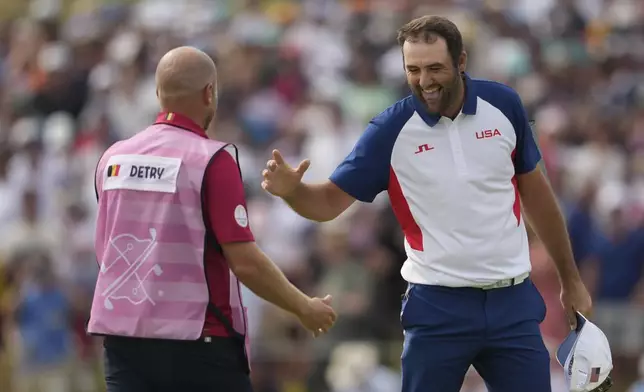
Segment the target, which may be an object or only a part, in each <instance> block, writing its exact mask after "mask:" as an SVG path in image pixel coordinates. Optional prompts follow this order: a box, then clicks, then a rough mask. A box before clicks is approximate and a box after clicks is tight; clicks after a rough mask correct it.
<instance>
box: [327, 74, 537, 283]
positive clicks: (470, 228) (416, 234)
mask: <svg viewBox="0 0 644 392" xmlns="http://www.w3.org/2000/svg"><path fill="white" fill-rule="evenodd" d="M465 83H466V97H465V102H464V105H463V109H462V110H461V113H460V114H459V115H458V116H457V117H456V118H455V119H454V120H453V121H452V120H451V119H449V118H447V117H440V116H438V115H433V114H431V113H429V112H428V111H427V109H426V106H425V105H424V104H423V103H422V102H421V101H419V100H418V99H417V98H416V97H414V96H413V95H412V96H409V97H407V98H405V99H403V100H401V101H398V102H397V103H395V104H394V105H392V106H391V107H389V108H388V109H386V110H385V111H384V112H382V113H381V114H379V115H378V116H376V117H375V118H373V120H372V121H371V122H370V123H369V125H368V127H367V129H366V130H365V132H364V133H363V135H362V136H361V138H360V140H359V141H358V142H357V143H356V145H355V147H354V149H353V151H352V152H351V153H350V154H349V155H348V156H347V157H346V159H345V160H344V161H343V162H342V163H341V164H340V165H339V166H338V168H337V169H336V170H335V172H334V173H333V174H332V175H331V178H330V179H331V181H332V182H333V183H335V184H336V185H337V186H339V187H340V188H341V189H342V190H344V191H345V192H347V193H348V194H350V195H351V196H353V197H355V198H356V199H358V200H360V201H363V202H371V201H373V199H374V198H375V197H376V196H377V195H378V194H379V193H380V192H382V191H387V192H388V194H389V199H390V201H391V205H392V208H393V211H394V213H395V214H396V217H397V219H398V222H399V223H400V226H401V227H402V230H403V232H404V234H405V250H406V252H407V261H406V262H405V264H404V265H403V267H402V271H401V273H402V276H403V278H405V280H407V281H409V282H412V283H420V284H430V285H441V286H449V287H467V286H478V285H484V284H490V283H494V282H497V281H499V280H501V279H507V278H514V277H516V276H519V275H521V274H523V273H526V272H529V271H530V259H529V249H528V238H527V233H526V229H525V225H524V222H523V219H522V218H521V208H520V200H519V193H518V190H517V182H516V176H517V175H521V174H524V173H528V172H531V171H532V170H534V169H535V168H536V166H537V163H538V162H539V161H540V160H541V155H540V153H539V150H538V148H537V145H536V143H535V141H534V138H533V135H532V131H531V129H530V125H529V124H528V120H527V116H526V113H525V109H524V108H523V104H522V103H521V99H520V98H519V96H518V94H517V93H516V92H515V91H514V90H512V89H511V88H510V87H507V86H505V85H503V84H500V83H496V82H491V81H484V80H475V79H471V78H469V76H467V75H466V76H465Z"/></svg>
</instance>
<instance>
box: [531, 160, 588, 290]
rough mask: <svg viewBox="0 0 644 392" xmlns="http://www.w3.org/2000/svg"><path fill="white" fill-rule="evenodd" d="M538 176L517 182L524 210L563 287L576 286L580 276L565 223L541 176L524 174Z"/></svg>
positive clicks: (545, 181)
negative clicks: (553, 264)
mask: <svg viewBox="0 0 644 392" xmlns="http://www.w3.org/2000/svg"><path fill="white" fill-rule="evenodd" d="M537 170H538V169H537ZM537 175H538V176H541V177H540V178H537V179H535V178H533V179H531V180H530V181H529V182H527V181H523V182H521V179H520V180H519V181H520V188H519V189H520V190H521V199H522V201H523V205H524V210H525V212H526V215H527V216H528V218H529V223H530V224H531V226H532V229H533V230H534V232H535V233H536V234H537V236H538V237H539V239H540V240H541V242H543V244H544V246H545V247H546V250H547V251H548V253H549V254H550V257H552V259H553V261H554V263H555V266H556V267H557V272H558V275H559V279H560V280H561V283H562V285H568V284H571V283H576V282H578V281H580V275H579V270H578V269H577V265H576V264H575V260H574V257H573V253H572V247H571V245H570V239H569V236H568V230H567V229H566V223H565V220H564V218H563V215H562V213H561V210H560V209H559V205H558V204H557V200H556V198H555V195H554V193H553V191H552V189H551V188H550V185H549V184H548V183H547V180H546V179H545V177H543V176H542V174H541V173H530V174H527V176H537ZM534 180H536V181H534ZM521 185H523V187H521Z"/></svg>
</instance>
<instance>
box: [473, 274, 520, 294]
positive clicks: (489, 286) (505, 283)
mask: <svg viewBox="0 0 644 392" xmlns="http://www.w3.org/2000/svg"><path fill="white" fill-rule="evenodd" d="M528 276H530V273H529V272H526V273H524V274H521V275H519V276H517V277H514V278H509V279H503V280H499V281H497V282H494V283H491V284H486V285H483V286H474V288H477V289H481V290H492V289H500V288H503V287H510V286H516V285H518V284H521V283H523V282H524V281H525V280H526V279H528Z"/></svg>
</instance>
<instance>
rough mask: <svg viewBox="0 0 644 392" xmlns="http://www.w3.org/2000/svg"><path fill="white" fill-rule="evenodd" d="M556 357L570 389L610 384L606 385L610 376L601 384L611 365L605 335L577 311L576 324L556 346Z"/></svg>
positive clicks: (583, 391) (586, 390)
mask: <svg viewBox="0 0 644 392" xmlns="http://www.w3.org/2000/svg"><path fill="white" fill-rule="evenodd" d="M557 361H558V362H559V364H560V365H561V366H563V368H564V374H565V376H566V383H567V384H568V387H569V388H570V391H571V392H590V391H595V390H597V391H605V390H608V388H609V387H610V385H607V384H609V383H610V380H609V381H608V382H607V383H606V384H605V385H602V384H604V382H605V381H606V379H607V378H608V375H609V374H610V371H611V370H612V369H613V359H612V356H611V353H610V346H609V344H608V339H607V338H606V335H604V333H603V332H602V331H601V330H600V329H599V327H597V326H596V325H595V324H593V323H591V322H590V321H588V320H587V319H586V318H585V317H584V316H582V315H581V314H580V313H577V328H576V329H575V330H574V331H571V332H570V334H569V335H568V337H566V339H565V340H564V341H563V343H561V346H559V349H558V350H557ZM600 386H601V387H602V388H599V387H600Z"/></svg>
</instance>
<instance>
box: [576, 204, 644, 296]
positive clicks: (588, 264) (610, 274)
mask: <svg viewBox="0 0 644 392" xmlns="http://www.w3.org/2000/svg"><path fill="white" fill-rule="evenodd" d="M626 218H627V217H626V215H625V213H624V211H623V210H621V209H618V208H616V209H614V210H613V211H612V212H611V214H610V223H609V224H610V226H609V227H608V230H607V234H606V236H605V237H604V238H600V239H598V241H596V242H595V248H594V250H593V251H592V253H591V254H590V256H589V259H588V260H586V261H585V262H584V265H583V266H582V268H583V269H584V270H585V273H584V275H585V276H586V277H587V281H588V284H589V289H590V290H591V292H592V293H593V296H594V298H595V300H596V301H597V302H602V301H606V302H622V301H624V302H627V301H629V300H631V299H632V296H633V295H634V294H635V292H636V289H637V288H638V285H640V284H642V283H641V282H642V281H643V279H644V223H642V224H640V225H638V227H635V228H630V227H628V225H627V224H626Z"/></svg>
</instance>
